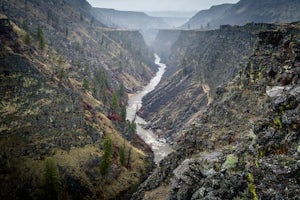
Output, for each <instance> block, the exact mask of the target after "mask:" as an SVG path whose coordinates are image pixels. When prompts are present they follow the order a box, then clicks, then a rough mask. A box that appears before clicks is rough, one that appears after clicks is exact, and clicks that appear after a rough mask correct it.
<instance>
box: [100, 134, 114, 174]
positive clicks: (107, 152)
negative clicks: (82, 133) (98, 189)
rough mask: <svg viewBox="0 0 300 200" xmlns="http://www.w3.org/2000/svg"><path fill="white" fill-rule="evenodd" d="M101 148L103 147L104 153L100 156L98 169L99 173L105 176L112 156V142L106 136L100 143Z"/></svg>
mask: <svg viewBox="0 0 300 200" xmlns="http://www.w3.org/2000/svg"><path fill="white" fill-rule="evenodd" d="M102 146H103V151H104V153H103V156H102V160H101V163H100V167H99V169H100V173H101V174H103V175H104V174H107V172H108V169H109V167H110V161H111V157H112V154H113V141H112V140H111V139H110V138H109V137H108V136H106V138H105V139H104V141H103V143H102Z"/></svg>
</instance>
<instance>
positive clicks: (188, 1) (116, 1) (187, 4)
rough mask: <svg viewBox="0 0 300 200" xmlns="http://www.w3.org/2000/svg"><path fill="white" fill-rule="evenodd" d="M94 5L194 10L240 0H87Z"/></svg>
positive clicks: (136, 8) (117, 8)
mask: <svg viewBox="0 0 300 200" xmlns="http://www.w3.org/2000/svg"><path fill="white" fill-rule="evenodd" d="M87 1H88V2H89V3H90V4H91V5H92V6H93V7H99V8H114V9H116V10H130V11H171V10H176V11H194V10H203V9H208V8H210V7H211V6H212V5H219V4H222V3H236V2H238V1H239V0H87Z"/></svg>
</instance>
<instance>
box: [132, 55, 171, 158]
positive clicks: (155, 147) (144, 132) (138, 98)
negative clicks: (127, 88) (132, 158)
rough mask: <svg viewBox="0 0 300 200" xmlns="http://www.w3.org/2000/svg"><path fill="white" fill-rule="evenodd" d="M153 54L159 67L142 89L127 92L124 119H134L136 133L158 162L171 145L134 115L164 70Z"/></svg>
mask: <svg viewBox="0 0 300 200" xmlns="http://www.w3.org/2000/svg"><path fill="white" fill-rule="evenodd" d="M154 56H155V61H154V62H155V64H156V65H157V66H158V67H159V68H158V71H157V73H156V75H155V76H154V77H153V78H152V79H151V81H150V82H149V84H148V85H147V86H146V87H144V89H143V90H141V91H139V92H137V93H136V94H128V98H129V100H128V105H127V109H126V112H127V117H126V119H127V120H129V121H132V120H134V119H135V122H136V124H137V129H136V130H137V134H138V135H139V136H140V137H141V138H142V139H143V140H144V141H145V143H146V144H148V145H149V146H150V147H151V149H152V151H153V153H154V161H155V163H159V161H160V160H161V159H163V158H164V157H165V156H167V155H168V154H169V153H171V152H172V148H171V146H170V145H169V144H168V143H166V142H165V141H162V140H160V139H159V137H158V136H157V135H156V134H155V133H154V132H153V131H152V130H150V129H144V128H143V127H144V126H145V125H147V122H146V121H145V120H144V119H143V118H141V117H139V116H137V115H136V113H137V112H138V110H139V109H140V108H141V107H142V103H143V102H142V99H143V97H144V96H145V95H147V94H148V93H149V92H151V91H152V90H154V89H155V87H156V86H157V85H158V83H159V82H160V80H161V78H162V76H163V74H164V73H165V70H166V67H167V66H166V65H165V64H163V63H161V62H160V57H159V56H158V55H156V54H155V55H154Z"/></svg>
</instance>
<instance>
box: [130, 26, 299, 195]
mask: <svg viewBox="0 0 300 200" xmlns="http://www.w3.org/2000/svg"><path fill="white" fill-rule="evenodd" d="M299 33H300V24H299V23H294V24H284V25H278V26H276V27H272V29H270V30H262V31H260V32H259V33H258V39H257V42H256V44H255V46H254V50H255V51H254V52H253V53H251V54H250V55H251V56H250V55H249V58H248V59H246V61H245V62H243V63H242V64H241V67H240V71H239V72H237V73H235V74H234V76H233V79H231V81H230V82H227V83H226V84H223V85H221V86H218V87H216V89H215V91H216V93H215V95H214V101H213V102H211V104H210V105H209V106H208V109H207V110H206V111H205V112H203V113H202V114H201V115H200V116H198V117H196V118H195V119H194V120H193V121H192V123H191V125H190V126H188V127H187V128H185V129H184V130H183V131H181V133H180V136H179V137H178V139H177V140H176V142H175V145H174V147H175V148H176V151H175V152H174V153H172V154H170V155H169V156H167V157H166V158H165V159H164V160H162V161H161V162H160V163H159V166H158V167H157V168H156V169H155V170H154V172H153V173H152V174H151V175H150V176H149V178H148V179H147V180H146V181H145V182H144V183H143V184H142V185H141V186H140V187H139V190H138V192H137V193H135V195H134V196H133V198H132V199H149V198H150V199H151V198H152V199H298V198H299V195H300V186H299V185H300V184H299V171H300V163H299V158H300V152H299V144H300V143H299V142H300V135H299V134H300V132H299V130H300V129H299V109H300V106H299V103H300V99H299V97H300V93H299V87H300V82H299V81H300V79H299V77H300V76H299V61H300V59H299V58H300V37H299V36H300V34H299ZM188 100H194V98H192V99H189V98H188V97H186V101H188ZM169 114H170V113H169ZM162 191H165V192H162Z"/></svg>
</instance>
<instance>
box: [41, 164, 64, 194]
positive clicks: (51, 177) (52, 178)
mask: <svg viewBox="0 0 300 200" xmlns="http://www.w3.org/2000/svg"><path fill="white" fill-rule="evenodd" d="M60 191H61V186H60V178H59V172H58V168H57V165H56V164H55V162H54V161H53V159H51V158H47V159H46V160H45V163H44V174H43V192H44V193H43V196H44V199H46V200H55V199H60Z"/></svg>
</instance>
